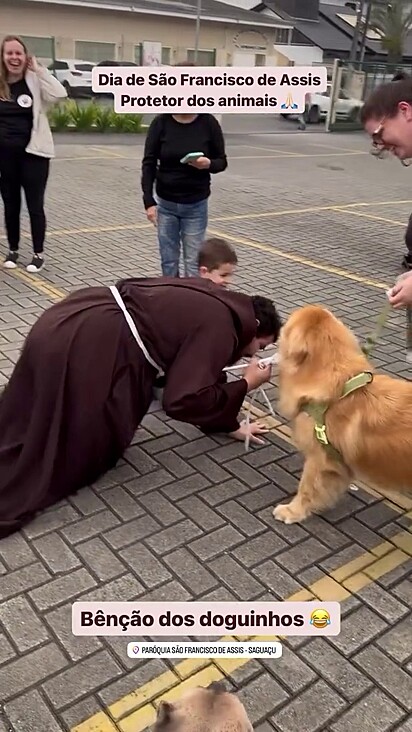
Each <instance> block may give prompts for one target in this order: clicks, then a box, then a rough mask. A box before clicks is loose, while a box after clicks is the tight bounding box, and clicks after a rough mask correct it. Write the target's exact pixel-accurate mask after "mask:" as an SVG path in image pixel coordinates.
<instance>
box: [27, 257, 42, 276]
mask: <svg viewBox="0 0 412 732" xmlns="http://www.w3.org/2000/svg"><path fill="white" fill-rule="evenodd" d="M43 266H44V259H43V257H41V256H40V255H39V254H35V255H34V256H33V259H32V260H31V262H30V264H28V265H27V271H28V272H40V270H41V269H43Z"/></svg>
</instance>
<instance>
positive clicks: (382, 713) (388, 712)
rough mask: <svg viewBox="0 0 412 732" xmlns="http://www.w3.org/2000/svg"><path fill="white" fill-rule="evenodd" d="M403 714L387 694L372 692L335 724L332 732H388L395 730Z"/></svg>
mask: <svg viewBox="0 0 412 732" xmlns="http://www.w3.org/2000/svg"><path fill="white" fill-rule="evenodd" d="M402 714H403V710H402V709H401V708H400V707H398V706H397V704H395V703H394V702H393V701H392V699H390V698H389V697H388V696H386V694H383V693H382V692H380V691H371V693H370V694H368V695H367V696H365V697H363V699H361V700H360V701H358V702H357V703H356V704H355V705H354V706H353V707H352V708H351V709H350V710H349V711H348V712H346V713H345V714H344V715H343V716H342V717H341V718H340V719H339V720H338V721H337V722H335V724H333V725H332V727H331V729H332V732H352V731H353V730H354V729H358V730H362V732H387V730H392V729H393V724H394V723H395V722H397V721H398V720H399V719H401V717H402Z"/></svg>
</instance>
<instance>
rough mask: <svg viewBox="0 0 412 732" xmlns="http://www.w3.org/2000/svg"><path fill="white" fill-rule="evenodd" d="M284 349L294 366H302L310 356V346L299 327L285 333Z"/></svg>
mask: <svg viewBox="0 0 412 732" xmlns="http://www.w3.org/2000/svg"><path fill="white" fill-rule="evenodd" d="M283 349H284V355H285V356H286V358H287V359H288V360H289V361H290V362H291V363H292V365H293V366H295V367H299V366H302V364H303V363H304V362H305V360H306V359H307V357H308V355H309V346H308V341H307V338H306V337H304V336H303V334H302V332H301V329H300V328H299V327H297V326H295V327H293V328H290V329H289V331H288V332H286V331H285V332H284V340H283Z"/></svg>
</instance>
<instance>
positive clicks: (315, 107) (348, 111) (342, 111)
mask: <svg viewBox="0 0 412 732" xmlns="http://www.w3.org/2000/svg"><path fill="white" fill-rule="evenodd" d="M331 89H332V87H331V85H330V84H328V87H327V90H326V91H325V92H321V93H320V94H316V93H315V94H313V93H312V94H309V98H310V101H309V105H308V110H307V112H306V118H307V121H308V122H309V123H311V124H317V123H318V122H320V121H321V120H324V119H326V117H327V115H328V112H329V108H330V95H331ZM362 107H363V102H362V100H361V99H354V98H352V97H350V96H349V94H348V93H347V92H346V91H345V90H344V89H341V90H340V91H339V95H338V98H337V100H336V103H335V111H336V119H346V120H350V121H351V122H356V121H357V120H358V119H359V114H360V110H361V109H362Z"/></svg>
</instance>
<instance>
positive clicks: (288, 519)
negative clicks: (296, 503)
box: [273, 503, 306, 524]
mask: <svg viewBox="0 0 412 732" xmlns="http://www.w3.org/2000/svg"><path fill="white" fill-rule="evenodd" d="M273 516H274V518H275V519H276V521H283V523H284V524H296V523H299V522H300V521H303V519H304V518H306V516H305V515H304V514H303V513H302V512H301V513H299V512H298V511H296V509H295V508H294V507H293V505H292V503H280V504H279V505H278V506H276V508H274V509H273Z"/></svg>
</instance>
